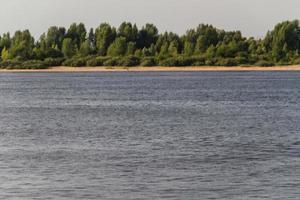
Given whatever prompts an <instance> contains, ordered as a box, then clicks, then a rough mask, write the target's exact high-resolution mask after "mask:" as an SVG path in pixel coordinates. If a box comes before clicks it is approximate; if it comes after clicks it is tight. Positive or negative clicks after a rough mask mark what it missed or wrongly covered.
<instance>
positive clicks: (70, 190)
mask: <svg viewBox="0 0 300 200" xmlns="http://www.w3.org/2000/svg"><path fill="white" fill-rule="evenodd" d="M299 198H300V72H176V73H175V72H173V73H167V72H155V73H150V72H143V73H73V74H72V73H2V74H0V199H5V200H10V199H21V200H27V199H42V200H46V199H59V200H60V199H70V200H76V199H104V200H106V199H110V200H112V199H122V200H127V199H128V200H129V199H130V200H131V199H132V200H133V199H134V200H137V199H145V200H153V199H172V200H173V199H174V200H177V199H178V200H194V199H195V200H196V199H197V200H198V199H225V200H229V199H230V200H241V199H245V200H246V199H247V200H248V199H278V200H279V199H280V200H282V199H293V200H294V199H295V200H298V199H299Z"/></svg>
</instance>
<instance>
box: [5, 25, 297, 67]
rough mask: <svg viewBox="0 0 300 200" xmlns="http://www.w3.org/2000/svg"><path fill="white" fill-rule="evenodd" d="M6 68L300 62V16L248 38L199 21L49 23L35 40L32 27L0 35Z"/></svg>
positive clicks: (284, 63)
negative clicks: (164, 25) (183, 25)
mask: <svg viewBox="0 0 300 200" xmlns="http://www.w3.org/2000/svg"><path fill="white" fill-rule="evenodd" d="M0 52H1V59H0V66H1V67H2V68H47V67H49V66H59V65H65V66H78V67H79V66H138V65H139V66H158V65H160V66H204V65H208V66H237V65H258V66H272V65H290V64H300V54H299V52H300V27H299V21H298V20H294V21H285V22H282V23H279V24H277V25H276V26H275V28H274V29H273V30H272V31H269V32H268V33H267V34H266V36H265V37H264V38H261V39H255V38H253V37H249V38H247V37H244V36H243V35H242V34H241V32H240V31H225V30H221V29H218V28H215V27H213V26H212V25H208V24H200V25H199V26H198V27H197V28H195V29H190V30H187V31H186V33H185V34H184V35H178V34H176V33H173V32H165V33H159V31H158V29H157V27H156V26H155V25H153V24H146V25H145V26H143V27H142V28H140V29H139V28H138V27H137V26H136V25H135V24H132V23H129V22H124V23H122V24H121V25H120V26H119V27H118V28H115V27H113V26H111V25H109V24H107V23H103V24H101V25H100V26H99V27H97V28H96V29H93V28H91V29H90V30H87V29H86V27H85V25H84V24H83V23H79V24H76V23H73V24H72V25H71V26H70V27H69V28H68V29H66V28H64V27H56V26H53V27H50V28H49V29H48V31H47V32H46V33H44V34H42V35H41V36H40V38H39V39H38V40H35V39H34V37H33V36H32V34H31V33H30V31H29V30H24V31H16V32H15V33H14V35H10V33H5V34H3V35H2V36H0Z"/></svg>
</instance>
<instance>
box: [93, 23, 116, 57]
mask: <svg viewBox="0 0 300 200" xmlns="http://www.w3.org/2000/svg"><path fill="white" fill-rule="evenodd" d="M95 38H96V48H97V51H98V54H99V55H102V56H104V55H106V54H107V49H108V47H109V46H110V44H111V43H112V42H113V41H114V40H115V38H116V30H115V28H112V27H111V26H110V25H109V24H106V23H104V24H101V25H100V26H99V27H98V28H97V29H96V32H95Z"/></svg>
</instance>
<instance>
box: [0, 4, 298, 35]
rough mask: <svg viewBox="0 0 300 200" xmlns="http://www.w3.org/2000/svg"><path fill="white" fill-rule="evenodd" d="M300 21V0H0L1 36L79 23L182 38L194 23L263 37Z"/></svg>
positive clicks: (40, 31) (34, 32) (35, 31)
mask: <svg viewBox="0 0 300 200" xmlns="http://www.w3.org/2000/svg"><path fill="white" fill-rule="evenodd" d="M292 19H300V0H285V1H283V0H0V33H3V32H7V31H10V32H14V31H15V30H17V29H30V31H31V32H32V33H33V34H34V35H35V36H36V37H37V36H39V35H40V34H41V33H43V32H45V31H46V30H47V28H48V27H49V26H52V25H57V26H65V27H68V26H69V25H70V24H71V23H72V22H83V23H85V24H86V26H87V28H90V27H96V26H98V25H99V24H100V23H101V22H108V23H110V24H112V25H114V26H118V25H119V24H120V23H121V22H123V21H130V22H132V23H137V25H138V26H141V25H143V24H145V23H147V22H150V23H154V24H156V26H157V27H158V28H159V30H160V31H166V30H167V31H173V32H176V33H179V34H182V33H184V32H185V30H187V29H188V28H194V27H196V26H197V25H198V24H199V23H209V24H213V25H215V26H217V27H218V28H221V29H225V30H241V31H242V32H243V34H244V35H246V36H254V37H262V36H264V35H265V33H266V32H267V30H270V29H272V28H273V27H274V25H275V24H276V23H278V22H281V21H283V20H292Z"/></svg>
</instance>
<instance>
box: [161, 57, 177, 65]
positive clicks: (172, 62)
mask: <svg viewBox="0 0 300 200" xmlns="http://www.w3.org/2000/svg"><path fill="white" fill-rule="evenodd" d="M176 64H177V60H176V58H173V57H172V58H167V59H164V60H161V61H160V62H159V65H161V66H166V67H172V66H176Z"/></svg>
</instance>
